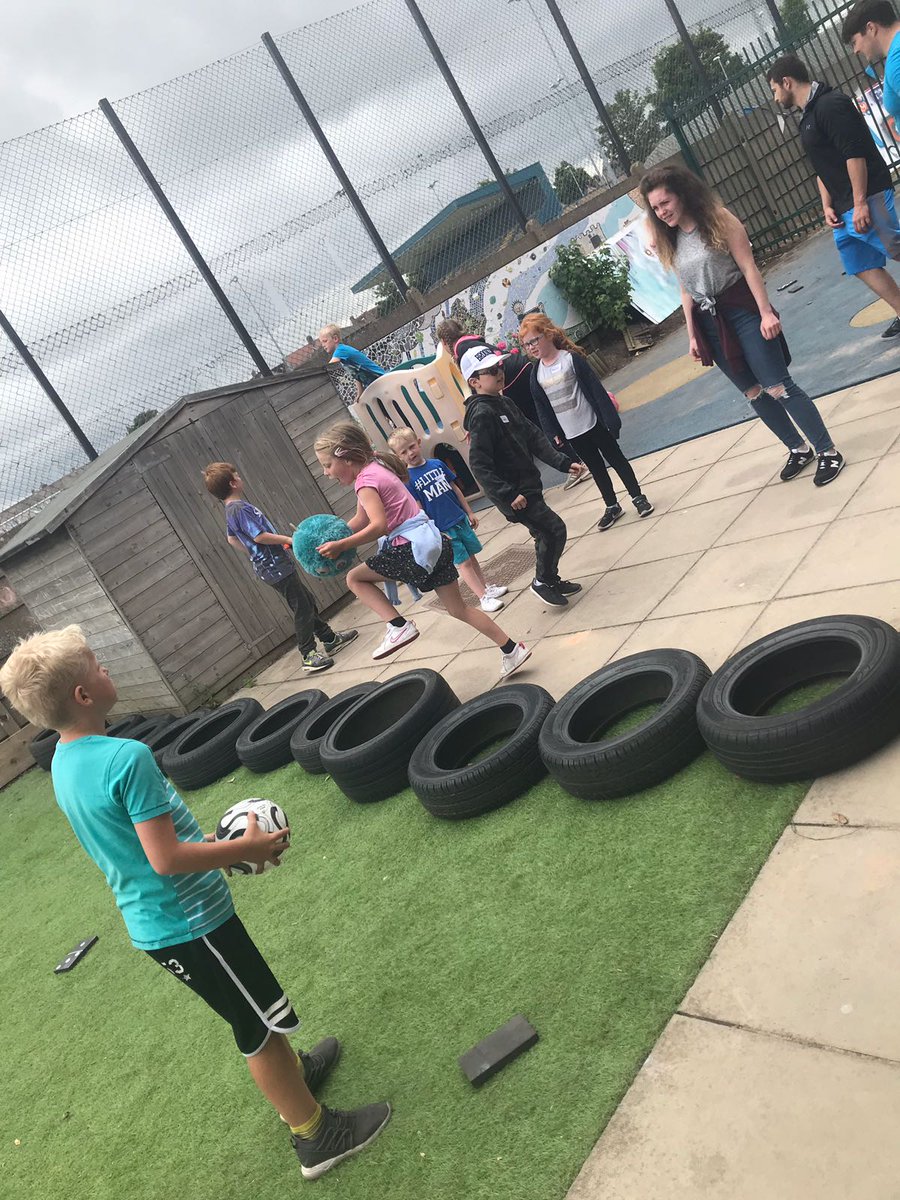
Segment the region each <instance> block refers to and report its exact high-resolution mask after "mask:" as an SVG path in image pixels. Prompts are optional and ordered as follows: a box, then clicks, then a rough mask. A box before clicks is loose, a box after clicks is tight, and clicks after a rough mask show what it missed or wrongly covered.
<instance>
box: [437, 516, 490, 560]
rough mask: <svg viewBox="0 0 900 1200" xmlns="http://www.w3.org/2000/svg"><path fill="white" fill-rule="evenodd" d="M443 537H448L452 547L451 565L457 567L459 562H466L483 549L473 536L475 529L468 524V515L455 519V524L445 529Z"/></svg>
mask: <svg viewBox="0 0 900 1200" xmlns="http://www.w3.org/2000/svg"><path fill="white" fill-rule="evenodd" d="M444 537H445V538H449V539H450V545H451V546H452V547H453V565H454V566H455V567H458V566H459V564H460V563H464V562H467V561H468V560H469V559H470V558H472V557H474V555H476V554H479V553H480V552H481V551H482V550H483V549H484V547H483V546H482V544H481V542H479V540H478V538H477V537H476V536H475V530H474V529H473V528H472V526H471V525H470V524H469V518H468V517H463V519H462V520H461V521H457V522H456V524H455V525H451V526H450V528H449V529H445V530H444Z"/></svg>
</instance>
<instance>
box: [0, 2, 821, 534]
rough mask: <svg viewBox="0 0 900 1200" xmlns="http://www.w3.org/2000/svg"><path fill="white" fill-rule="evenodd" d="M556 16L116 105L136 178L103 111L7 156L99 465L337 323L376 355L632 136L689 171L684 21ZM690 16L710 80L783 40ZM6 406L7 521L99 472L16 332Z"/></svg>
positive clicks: (257, 56)
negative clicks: (674, 156) (432, 299)
mask: <svg viewBox="0 0 900 1200" xmlns="http://www.w3.org/2000/svg"><path fill="white" fill-rule="evenodd" d="M811 2H812V0H811ZM815 2H816V4H817V6H819V7H821V5H822V4H823V3H826V4H830V5H831V7H834V8H836V7H837V3H836V0H815ZM557 3H558V8H557V4H556V3H553V0H454V2H453V3H452V4H451V5H448V4H442V3H440V2H439V0H420V4H419V6H418V9H419V10H420V13H421V20H422V22H424V26H425V27H426V28H424V29H423V28H422V26H421V25H417V21H416V12H413V11H411V9H415V5H412V4H411V3H405V2H404V0H370V2H369V3H366V4H363V5H361V6H360V7H358V8H355V9H351V10H349V11H347V12H344V13H342V14H340V15H338V16H335V17H331V18H329V19H327V20H323V21H320V22H318V23H316V24H313V25H309V26H306V27H305V28H302V29H297V30H294V31H293V32H289V33H286V34H279V35H277V36H276V38H275V39H274V42H275V46H276V47H277V51H278V52H280V55H281V56H283V60H284V63H285V64H286V66H287V70H288V71H289V72H290V75H292V76H293V81H294V86H295V88H296V89H298V90H299V92H300V93H302V97H301V98H300V99H298V96H297V95H296V94H293V93H292V91H291V89H290V87H289V81H286V79H285V78H284V76H283V73H280V69H279V66H278V65H277V63H276V61H274V57H273V54H272V53H270V51H269V49H268V48H267V47H266V46H265V45H263V44H260V45H257V46H254V47H251V48H249V49H246V50H243V51H240V52H239V53H236V54H234V55H232V56H229V57H227V58H224V59H222V60H220V61H217V62H214V63H211V64H209V65H208V66H206V67H203V68H201V69H200V70H197V71H193V72H191V73H190V74H188V75H184V76H181V77H179V78H177V79H174V80H171V81H169V82H167V83H165V84H161V85H160V86H158V87H155V88H151V89H149V90H147V91H144V92H141V93H138V94H136V95H133V96H129V97H127V98H125V99H122V100H118V101H115V102H114V104H113V106H112V108H113V111H114V114H115V116H116V117H117V118H118V120H119V121H120V122H121V124H122V125H123V126H124V129H125V131H126V134H127V135H128V136H130V138H131V139H132V141H133V143H134V146H136V148H137V152H138V153H139V155H140V156H142V158H143V161H144V163H146V168H145V174H144V175H143V176H142V173H141V169H144V168H141V169H139V167H140V164H138V165H136V164H135V162H134V161H132V158H131V157H129V154H128V153H127V152H126V148H125V146H124V145H123V144H122V143H121V142H120V140H119V137H118V136H117V134H116V132H115V130H114V129H113V127H112V125H111V124H110V122H109V121H107V119H106V117H105V116H104V115H103V113H102V112H101V111H99V110H98V111H93V112H89V113H85V114H83V115H81V116H78V117H75V118H73V119H71V120H69V121H64V122H61V123H60V124H57V125H54V126H51V127H49V128H46V129H42V130H39V131H37V132H35V133H32V134H28V135H26V136H24V137H20V138H16V139H14V140H12V141H9V142H6V143H4V144H2V145H0V228H2V230H3V233H2V241H0V309H2V311H3V313H4V314H5V316H6V318H7V319H8V321H9V323H10V325H11V327H12V329H13V330H14V331H15V333H16V334H17V335H18V337H19V338H20V339H21V340H22V342H23V343H24V344H25V346H26V347H27V349H28V351H30V353H31V355H32V356H33V358H34V360H35V362H36V363H37V364H38V366H39V367H40V368H41V370H42V371H43V372H44V374H45V375H46V377H47V379H48V380H49V383H50V384H51V385H52V387H53V388H55V391H56V393H58V397H59V398H61V401H62V403H63V404H64V405H65V406H66V407H67V408H68V409H69V410H70V412H71V414H72V416H73V417H74V419H75V421H76V422H77V424H78V425H80V426H81V428H82V430H83V431H84V434H85V435H86V437H87V439H88V440H89V442H90V443H92V444H93V446H94V447H95V448H96V450H97V451H103V450H104V449H106V448H107V447H109V446H111V445H113V444H114V443H116V442H117V441H118V440H120V439H121V438H122V437H123V436H124V435H125V433H126V431H127V430H128V429H130V428H132V427H134V426H135V424H136V423H140V421H141V420H143V419H145V418H146V416H147V414H152V413H155V412H159V411H162V410H164V409H165V408H166V407H167V406H168V405H169V404H171V403H172V402H174V401H175V400H176V399H178V398H179V397H180V396H182V395H184V394H185V393H190V392H195V391H198V390H203V389H205V388H213V387H219V386H223V385H226V384H230V383H236V382H240V381H241V380H244V379H246V378H248V377H250V376H251V375H252V374H254V373H255V372H258V371H260V370H264V369H265V370H267V371H283V370H291V369H294V368H297V367H299V366H302V365H303V364H304V363H305V362H307V361H308V360H309V359H310V358H311V357H313V356H314V355H315V354H316V353H317V340H316V339H317V334H318V331H319V329H320V328H321V326H322V325H324V324H327V323H332V322H334V323H336V324H338V325H339V326H341V327H342V328H343V329H345V330H351V329H353V328H356V330H357V332H358V333H359V334H360V336H359V337H357V338H354V339H353V340H355V341H358V342H359V343H360V344H365V336H364V332H363V331H364V328H365V326H366V325H367V324H369V323H370V322H371V321H372V320H374V319H375V318H378V317H384V316H386V315H389V314H390V313H391V311H392V310H393V309H394V308H396V307H397V306H398V305H399V304H400V302H401V301H402V299H403V293H405V292H406V291H407V288H412V289H414V293H413V294H414V295H415V294H416V293H422V294H427V293H433V294H435V295H438V296H439V297H440V296H446V295H447V294H452V290H453V280H454V279H455V278H456V277H458V276H462V275H464V274H466V273H469V274H471V272H472V270H473V269H475V268H477V267H478V266H479V265H480V264H481V263H482V262H484V261H485V260H486V259H488V258H490V257H491V256H494V257H495V258H496V255H498V254H500V253H502V251H503V249H504V247H506V246H507V245H508V244H510V243H512V242H514V241H516V240H517V239H518V238H520V237H521V236H522V232H523V226H525V225H526V224H528V226H529V228H530V229H531V230H532V231H534V230H538V231H539V230H540V228H541V226H542V225H544V224H545V223H547V222H549V221H553V220H557V221H558V219H559V218H560V217H562V216H564V214H565V213H566V212H567V211H568V210H571V209H573V208H574V207H576V206H584V205H585V203H588V202H589V201H590V200H591V198H592V197H593V196H596V197H597V200H598V207H599V205H600V203H602V197H603V195H604V193H605V192H606V191H607V190H608V189H609V187H610V186H612V185H614V184H616V183H617V182H619V181H621V180H622V179H623V177H624V176H625V170H624V166H623V163H622V161H621V156H620V154H619V152H618V149H617V145H616V140H617V139H618V140H619V141H620V142H621V144H623V145H624V148H625V150H626V152H627V155H628V158H629V159H630V160H632V161H633V162H634V163H644V164H648V163H651V162H654V161H659V160H660V159H662V158H665V157H667V156H668V155H669V154H671V153H673V152H675V151H676V150H677V149H678V146H677V144H676V142H675V140H674V139H673V137H672V136H671V131H670V129H669V127H668V125H667V120H666V116H665V112H664V106H665V104H671V103H672V102H681V101H682V100H684V99H685V98H686V97H688V96H690V95H693V94H699V93H702V92H703V90H704V87H703V84H702V81H701V80H699V79H698V77H697V75H696V72H695V71H694V68H693V66H692V64H691V62H690V59H689V58H688V57H687V56H686V50H685V46H684V43H683V40H682V38H681V37H680V35H679V32H678V29H677V28H676V25H675V23H674V20H673V13H672V5H671V4H667V3H666V0H644V2H643V3H642V4H641V5H640V8H639V10H637V9H636V8H635V6H633V5H630V4H627V3H626V2H625V0H613V2H612V3H611V4H610V5H606V6H602V7H601V8H598V7H597V5H596V4H595V3H594V0H557ZM678 7H679V11H680V13H681V16H682V17H683V20H684V22H685V25H686V26H687V28H688V29H689V30H690V31H691V35H692V36H693V37H694V38H695V39H696V41H697V43H698V45H699V44H700V43H702V49H703V56H704V60H705V62H706V65H707V69H708V70H714V69H715V65H716V63H717V61H718V64H719V66H720V67H721V69H722V71H723V72H724V73H725V75H727V74H728V72H729V71H731V70H733V69H734V66H735V63H736V62H737V61H739V59H740V56H741V55H742V54H743V53H744V51H745V49H746V47H747V46H748V45H750V44H751V42H752V40H753V39H754V38H758V37H760V36H763V35H765V36H771V35H772V29H773V18H772V15H771V12H770V9H769V7H768V0H737V2H735V3H732V4H730V5H728V4H727V2H726V0H678ZM561 25H562V26H563V27H565V28H566V29H567V31H568V32H569V33H570V34H571V38H572V39H573V41H574V44H575V46H576V47H577V50H578V52H580V55H581V57H582V59H583V64H584V67H585V68H586V72H587V73H588V75H589V79H588V80H587V82H586V81H585V79H584V77H583V76H582V74H581V72H580V70H579V64H578V62H577V61H576V58H575V57H574V56H573V54H572V53H570V49H569V47H568V46H567V43H566V40H565V38H564V36H563V32H562V30H561V28H560V26H561ZM429 31H430V36H431V37H433V39H434V43H435V46H436V53H435V52H433V47H432V46H430V45H429V41H428V35H429ZM710 37H711V38H712V41H710ZM715 39H719V40H718V41H716V40H715ZM717 49H718V50H719V55H718V59H717V58H716V53H715V52H716V50H717ZM441 58H442V59H443V60H444V61H445V62H446V70H444V69H443V67H442V63H441V61H439V60H440V59H441ZM448 76H449V78H448ZM454 82H455V84H456V85H457V86H458V88H459V90H460V92H461V96H462V98H463V104H464V105H465V104H467V105H468V109H469V110H470V113H471V115H470V116H469V115H468V114H467V113H466V112H465V111H464V108H463V107H462V106H461V105H460V104H459V103H457V99H455V98H454V93H453V90H452V84H453V83H454ZM588 85H590V86H588ZM592 88H596V89H597V92H598V93H599V98H600V101H601V110H598V106H597V105H596V104H595V102H594V98H593V96H592ZM303 97H305V101H306V103H308V105H309V109H310V110H311V113H312V118H313V119H312V121H310V120H309V119H308V118H307V115H305V114H304V110H303V108H302V98H303ZM602 106H605V111H602ZM605 117H608V119H609V121H610V122H611V124H612V126H613V127H614V129H615V132H616V135H617V138H613V137H612V136H611V134H610V131H609V128H608V127H607V125H606V124H605V123H604V118H605ZM316 122H317V123H318V126H319V127H320V130H319V129H317V128H316ZM494 166H495V167H496V168H497V171H498V172H499V177H498V175H497V173H495V171H494V169H493V167H494ZM341 172H343V173H341ZM147 173H149V174H152V177H153V178H155V180H156V182H157V183H158V186H159V187H160V188H161V189H162V192H163V193H164V194H165V197H167V199H168V201H169V202H170V203H171V205H172V208H173V209H174V211H175V213H176V214H177V216H178V217H179V218H180V221H181V222H182V223H183V226H184V229H185V230H186V231H187V235H189V237H188V239H184V238H180V237H179V233H178V231H177V229H176V228H174V227H173V224H172V223H170V221H169V220H168V219H167V217H166V215H165V214H164V211H163V209H162V208H161V207H160V205H159V204H158V203H157V199H156V198H155V197H154V194H153V192H152V191H151V190H150V188H149V185H148V174H147ZM191 239H192V242H193V246H194V247H196V250H195V251H194V250H193V249H192V247H191V245H190V240H191ZM192 254H193V255H194V257H192ZM197 256H199V259H198V257H197ZM200 259H202V261H199V260H200ZM204 264H205V267H206V268H208V270H209V271H210V272H211V273H212V276H213V277H214V279H215V281H217V283H218V285H219V287H220V288H221V289H222V291H223V293H224V297H223V298H222V301H223V302H222V303H221V304H220V303H219V300H218V299H217V298H216V296H215V295H214V293H213V291H212V290H211V289H210V287H209V286H207V284H208V280H205V279H204V275H203V273H202V270H201V268H203V267H204ZM399 283H403V287H402V288H400V287H399V286H398V284H399ZM347 336H348V337H351V336H352V335H351V334H349V333H348V335H347ZM385 365H386V366H389V365H391V364H390V363H385ZM0 406H2V411H3V416H4V428H5V436H4V438H3V442H2V451H0V468H2V469H0V518H3V517H4V515H5V517H6V521H5V524H6V525H9V523H10V519H11V518H10V516H9V510H10V506H14V505H18V506H19V507H20V508H21V511H22V512H23V513H24V512H30V511H33V509H34V506H35V504H39V503H40V499H41V497H40V494H37V495H35V493H36V492H37V491H38V489H41V488H42V487H44V486H49V485H53V484H54V481H57V480H59V479H60V477H61V476H64V475H65V474H66V473H67V472H69V471H71V470H73V469H75V468H78V467H80V466H82V465H84V463H85V452H84V451H83V450H82V448H81V446H80V445H79V444H78V442H77V441H76V439H75V438H74V436H73V434H72V432H71V430H70V429H69V427H68V426H67V425H66V424H65V423H64V421H63V419H62V417H61V416H60V414H59V413H58V412H57V409H56V408H55V407H54V404H53V403H52V402H51V398H48V396H47V395H46V394H45V391H44V390H42V387H41V386H40V384H39V382H38V380H37V379H36V378H35V375H34V374H33V373H32V372H31V371H30V370H29V369H28V367H27V366H26V363H25V361H24V360H23V358H22V357H21V356H20V355H19V354H18V353H17V351H16V349H15V347H14V345H13V344H12V343H10V342H8V341H7V339H6V338H5V335H3V334H0Z"/></svg>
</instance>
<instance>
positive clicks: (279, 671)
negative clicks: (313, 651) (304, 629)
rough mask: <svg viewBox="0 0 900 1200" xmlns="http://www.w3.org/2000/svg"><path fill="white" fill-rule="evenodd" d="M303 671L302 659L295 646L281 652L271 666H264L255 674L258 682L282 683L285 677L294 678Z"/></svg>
mask: <svg viewBox="0 0 900 1200" xmlns="http://www.w3.org/2000/svg"><path fill="white" fill-rule="evenodd" d="M302 673H303V659H302V658H301V656H300V651H299V650H298V649H297V648H296V646H295V647H293V648H292V649H291V650H288V652H287V653H286V654H283V655H282V656H281V658H279V659H278V661H277V662H274V663H272V665H271V667H266V669H265V670H264V671H260V672H259V674H258V675H257V676H256V682H257V683H258V684H267V683H284V681H285V680H286V679H296V678H297V677H298V676H300V675H301V674H302Z"/></svg>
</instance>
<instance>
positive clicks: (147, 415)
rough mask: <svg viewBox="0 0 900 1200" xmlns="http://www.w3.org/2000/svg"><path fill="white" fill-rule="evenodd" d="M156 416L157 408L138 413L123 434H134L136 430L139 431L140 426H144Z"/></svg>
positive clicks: (157, 414) (157, 413)
mask: <svg viewBox="0 0 900 1200" xmlns="http://www.w3.org/2000/svg"><path fill="white" fill-rule="evenodd" d="M158 416H159V409H158V408H145V409H144V411H143V412H139V413H138V415H137V416H136V417H135V418H134V419H133V420H132V422H131V424H130V425H129V426H128V428H127V429H126V430H125V432H126V433H134V431H135V430H136V429H140V427H141V426H142V425H146V424H147V422H148V421H152V420H153V418H154V417H158Z"/></svg>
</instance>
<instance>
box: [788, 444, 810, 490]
mask: <svg viewBox="0 0 900 1200" xmlns="http://www.w3.org/2000/svg"><path fill="white" fill-rule="evenodd" d="M815 457H816V452H815V450H792V451H791V452H790V454H789V455H788V456H787V462H786V463H785V464H784V466H783V467H782V468H781V482H782V483H787V481H788V480H789V479H793V478H794V476H795V475H799V474H800V472H801V471H802V470H803V469H804V467H808V466H809V464H810V463H811V462H813V461H814V460H815Z"/></svg>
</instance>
